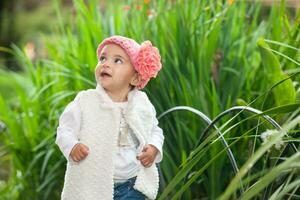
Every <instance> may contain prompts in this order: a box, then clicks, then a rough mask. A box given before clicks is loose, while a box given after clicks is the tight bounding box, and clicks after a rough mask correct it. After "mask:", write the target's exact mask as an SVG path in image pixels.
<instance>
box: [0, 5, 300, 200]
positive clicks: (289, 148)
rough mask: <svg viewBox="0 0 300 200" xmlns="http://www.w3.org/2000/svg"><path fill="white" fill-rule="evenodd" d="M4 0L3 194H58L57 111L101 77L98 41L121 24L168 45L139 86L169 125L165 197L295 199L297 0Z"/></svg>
mask: <svg viewBox="0 0 300 200" xmlns="http://www.w3.org/2000/svg"><path fill="white" fill-rule="evenodd" d="M272 2H273V3H272ZM0 9H1V10H0V12H1V13H0V14H1V15H0V17H1V18H0V56H1V57H0V199H9V200H13V199H26V200H27V199H28V200H29V199H30V200H32V199H39V200H40V199H51V200H53V199H59V198H60V193H61V189H62V185H63V178H64V172H65V167H66V160H65V158H64V157H63V155H62V154H61V152H60V151H59V149H58V147H57V146H56V145H55V143H54V141H55V132H56V128H57V126H58V117H59V115H60V114H61V113H62V111H63V109H64V108H65V106H66V105H67V103H68V102H69V101H71V100H72V99H73V98H74V97H75V95H76V94H77V93H78V91H80V90H85V89H88V88H94V87H95V84H96V82H95V80H94V69H95V66H96V64H97V58H96V47H97V45H98V44H99V43H100V42H101V41H102V39H104V38H105V37H107V36H110V35H114V34H118V35H124V36H127V37H131V38H134V39H135V40H137V41H138V42H142V41H144V40H147V39H148V40H151V41H152V42H153V44H154V45H155V46H157V47H158V48H159V50H160V53H161V57H162V64H163V68H162V70H161V72H160V74H159V76H158V77H157V78H156V79H153V80H152V81H150V83H149V84H148V85H147V87H146V88H145V89H144V91H145V92H146V93H147V94H148V96H149V98H150V100H151V101H152V102H153V104H154V106H155V107H156V110H157V117H158V118H159V122H160V124H159V125H160V127H161V128H163V130H164V135H165V144H164V159H163V161H162V162H161V163H160V169H161V174H162V177H161V187H160V192H159V195H158V199H300V189H299V185H300V170H299V169H300V168H299V167H300V154H299V152H298V150H299V135H300V134H299V126H300V124H299V123H300V116H299V112H300V106H299V105H300V83H299V81H300V76H299V73H300V68H299V66H300V53H299V52H300V49H299V47H300V3H299V1H298V0H290V1H285V0H281V1H254V0H249V1H248V0H239V1H238V0H236V1H234V0H205V1H204V0H203V1H202V0H197V1H196V0H144V1H142V0H126V1H117V0H111V1H96V0H90V1H83V0H73V1H59V0H53V1H46V0H43V1H37V0H28V1H21V0H13V1H9V0H2V1H1V3H0ZM179 106H180V107H179Z"/></svg>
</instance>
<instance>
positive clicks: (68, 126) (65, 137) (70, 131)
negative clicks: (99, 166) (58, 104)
mask: <svg viewBox="0 0 300 200" xmlns="http://www.w3.org/2000/svg"><path fill="white" fill-rule="evenodd" d="M80 118H81V110H80V107H79V102H78V99H77V98H75V99H74V100H73V101H71V102H70V103H69V104H68V105H67V107H66V108H65V110H64V111H63V113H62V114H61V116H60V117H59V125H58V127H57V133H56V140H55V143H56V144H57V145H58V147H59V149H60V150H61V151H62V153H63V155H64V156H65V158H66V159H67V160H68V161H70V160H69V159H71V157H70V153H71V150H72V148H73V147H74V145H75V144H77V143H79V141H78V138H77V135H78V133H79V130H80Z"/></svg>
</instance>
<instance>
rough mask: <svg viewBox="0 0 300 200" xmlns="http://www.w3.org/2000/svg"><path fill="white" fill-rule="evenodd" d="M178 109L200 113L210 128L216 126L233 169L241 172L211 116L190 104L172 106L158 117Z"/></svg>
mask: <svg viewBox="0 0 300 200" xmlns="http://www.w3.org/2000/svg"><path fill="white" fill-rule="evenodd" d="M178 110H185V111H190V112H192V113H194V114H196V115H198V116H199V117H200V118H201V119H203V120H204V121H205V122H206V123H207V124H208V127H209V129H210V128H211V127H214V128H215V129H216V130H217V133H218V135H219V137H220V138H221V141H222V144H223V145H224V146H225V147H226V152H227V155H228V157H229V159H230V162H231V165H232V168H233V171H234V173H235V174H237V173H238V172H239V168H238V166H237V163H236V160H235V158H234V156H233V153H232V151H231V149H230V148H229V146H228V144H227V142H226V140H225V138H224V137H223V134H222V133H221V131H220V130H219V129H218V127H216V126H215V125H214V124H213V121H212V120H211V119H210V118H209V117H207V116H206V115H205V114H203V113H202V112H200V111H199V110H197V109H195V108H192V107H189V106H175V107H173V108H171V109H169V110H167V111H165V112H163V113H162V114H160V115H159V116H158V117H157V119H158V120H159V119H161V118H162V117H164V116H166V115H167V114H169V113H172V112H174V111H178ZM206 129H207V128H206ZM206 129H205V130H206ZM197 144H198V142H197ZM162 177H163V176H162ZM163 182H165V181H164V179H163ZM164 184H165V183H163V185H164ZM241 186H242V187H241V191H242V192H243V191H244V188H243V185H242V182H241Z"/></svg>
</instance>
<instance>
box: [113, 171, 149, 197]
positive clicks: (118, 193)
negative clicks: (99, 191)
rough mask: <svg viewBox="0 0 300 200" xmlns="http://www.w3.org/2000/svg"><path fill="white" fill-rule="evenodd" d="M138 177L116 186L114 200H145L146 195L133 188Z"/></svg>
mask: <svg viewBox="0 0 300 200" xmlns="http://www.w3.org/2000/svg"><path fill="white" fill-rule="evenodd" d="M135 179H136V177H133V178H130V179H128V180H127V181H126V182H125V183H115V184H114V200H127V199H128V200H145V195H143V194H142V193H141V192H139V191H137V190H135V189H134V188H133V186H134V183H135Z"/></svg>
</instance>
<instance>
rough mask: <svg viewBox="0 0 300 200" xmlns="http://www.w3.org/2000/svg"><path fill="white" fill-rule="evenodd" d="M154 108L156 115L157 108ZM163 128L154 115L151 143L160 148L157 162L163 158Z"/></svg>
mask: <svg viewBox="0 0 300 200" xmlns="http://www.w3.org/2000/svg"><path fill="white" fill-rule="evenodd" d="M152 108H153V112H154V116H156V111H155V108H154V107H152ZM164 139H165V138H164V135H163V130H162V129H161V128H160V127H159V126H158V120H157V119H156V117H154V123H153V128H152V137H151V138H150V141H149V144H151V145H153V146H155V147H156V148H157V149H158V154H157V155H156V158H155V160H154V161H155V163H159V162H161V161H162V158H163V149H162V147H163V143H164Z"/></svg>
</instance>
